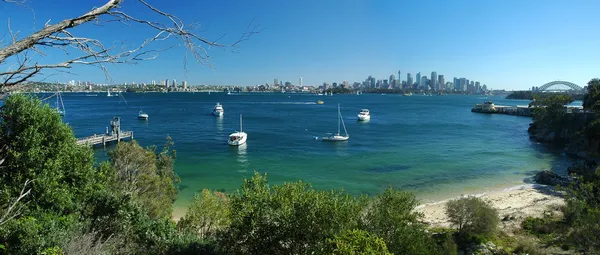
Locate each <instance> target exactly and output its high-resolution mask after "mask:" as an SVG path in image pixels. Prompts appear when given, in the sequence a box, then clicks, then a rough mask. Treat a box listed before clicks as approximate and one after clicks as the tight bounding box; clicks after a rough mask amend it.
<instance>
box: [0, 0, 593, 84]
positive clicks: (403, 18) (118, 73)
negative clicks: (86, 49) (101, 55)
mask: <svg viewBox="0 0 600 255" xmlns="http://www.w3.org/2000/svg"><path fill="white" fill-rule="evenodd" d="M105 1H106V0H85V1H82V0H79V1H76V0H70V1H68V0H53V1H48V0H29V1H28V2H27V5H28V7H29V8H25V7H21V6H17V5H14V4H7V3H0V13H2V15H0V36H3V38H2V39H3V41H2V45H6V44H7V43H10V39H9V37H7V36H8V33H7V32H8V29H7V27H8V26H7V21H8V20H9V19H10V24H11V28H12V30H13V31H18V32H19V34H18V36H19V38H23V37H24V36H26V35H29V34H31V33H33V32H34V31H36V30H39V29H41V28H43V26H44V23H46V22H47V21H48V20H49V23H51V24H55V23H57V22H59V21H60V20H62V19H65V18H69V17H74V16H78V15H81V14H83V13H85V12H86V11H88V10H90V9H91V8H93V7H96V6H100V5H103V4H104V2H105ZM147 1H148V2H149V3H150V4H153V5H155V7H157V8H160V9H161V10H163V11H165V12H169V13H172V14H175V15H177V16H179V17H180V18H181V19H182V20H184V22H187V23H197V24H200V25H201V26H200V28H199V29H198V30H194V31H195V32H196V33H197V34H199V35H200V36H203V37H205V38H207V39H217V38H221V39H220V40H219V42H221V43H224V44H227V43H233V42H235V41H236V40H237V39H238V38H239V36H240V35H241V34H243V32H244V31H245V30H246V28H247V27H248V25H249V24H250V22H252V21H253V24H256V25H259V27H258V30H260V33H259V34H256V35H254V36H252V37H251V38H250V39H249V40H247V41H243V42H241V43H240V44H239V45H238V47H237V48H226V49H222V48H215V47H211V48H209V49H208V53H209V54H210V56H211V65H212V66H207V65H202V64H197V63H195V62H194V61H193V60H192V59H190V58H188V61H187V64H184V59H185V50H184V47H182V46H181V42H180V41H177V40H170V41H165V42H159V43H157V44H155V45H154V46H153V47H154V48H156V49H162V48H165V47H167V46H175V47H173V48H171V49H170V50H168V51H165V52H161V53H160V55H159V57H158V58H157V59H155V60H152V61H144V62H139V63H137V64H119V65H116V64H115V65H109V66H108V70H109V72H110V76H111V80H108V79H107V78H106V77H105V75H104V73H103V72H102V71H101V70H100V69H98V68H96V67H90V66H77V67H73V68H72V69H70V70H69V72H68V73H65V72H60V73H48V72H46V73H44V75H42V76H39V77H37V78H36V79H46V80H49V81H50V80H51V81H55V80H56V81H63V82H64V81H68V80H81V81H92V82H96V83H107V82H110V81H112V82H114V83H123V82H127V83H128V84H129V83H131V82H133V81H135V82H136V83H141V82H146V83H149V82H150V81H151V80H157V81H161V80H165V79H169V80H173V79H176V80H177V81H178V82H180V81H183V80H187V81H188V84H191V85H198V84H212V85H258V84H265V83H269V84H272V83H273V79H275V78H278V79H279V80H280V81H291V82H292V83H294V84H297V83H298V79H299V77H302V78H303V84H304V85H320V84H322V83H323V82H328V83H333V82H341V81H349V82H354V81H359V82H362V81H364V80H365V79H366V78H367V77H368V76H369V75H373V76H375V77H376V78H377V79H387V78H388V77H389V76H390V74H394V75H396V76H397V73H398V71H401V73H402V77H401V78H402V80H406V73H411V74H412V76H413V77H415V75H416V73H417V72H421V74H422V75H426V76H428V77H429V76H430V75H431V72H432V71H436V72H437V73H438V74H443V75H444V76H445V79H446V81H452V78H453V77H459V78H460V77H465V78H467V79H470V80H474V81H480V82H481V84H486V85H488V88H490V87H491V88H494V89H509V90H513V89H528V88H531V87H532V86H541V85H543V84H545V83H547V82H550V81H555V80H564V81H570V82H573V83H575V84H578V85H581V86H584V85H585V84H586V83H587V82H588V81H589V80H590V79H592V78H596V77H599V76H600V74H599V73H598V71H600V33H599V32H600V19H598V18H597V11H598V10H600V1H598V0H574V1H559V0H527V1H523V0H489V1H480V0H453V1H442V0H438V1H434V0H422V1H409V0H406V1H397V0H385V1H384V0H381V1H371V0H364V1H363V0H345V1H344V0H325V1H324V0H303V1H296V0H288V1H266V0H257V1H231V0H220V1H195V0H171V1H162V0H147ZM120 10H121V11H124V12H126V13H129V14H131V15H133V16H135V17H139V18H145V19H150V20H154V21H164V19H162V18H161V17H160V16H157V15H156V14H154V13H152V12H151V11H149V10H148V9H147V8H145V7H144V6H142V5H141V4H140V3H139V2H138V1H136V0H125V1H124V3H123V4H122V8H121V9H120ZM101 20H105V19H101ZM72 32H73V33H74V34H76V35H78V36H86V37H92V38H96V39H99V40H101V41H102V42H103V43H104V44H105V45H114V46H116V47H132V46H135V45H136V44H139V43H140V42H141V41H142V40H143V39H144V38H148V37H152V36H154V34H155V32H154V31H152V30H151V29H149V28H147V27H144V26H141V25H136V24H131V25H124V24H121V23H116V22H112V23H103V24H102V25H94V24H85V25H82V26H81V27H77V28H75V29H73V30H72ZM7 39H8V40H7ZM76 53H77V52H75V51H72V53H70V54H71V55H69V56H74V55H76ZM65 57H68V56H65V54H64V53H62V52H57V51H53V50H48V51H47V55H46V56H36V57H35V59H36V60H37V61H38V62H39V63H56V62H60V61H61V60H64V59H65ZM10 61H14V59H13V60H9V61H7V62H5V63H3V64H1V65H0V70H6V69H7V68H8V67H10V65H11V62H10ZM50 75H51V76H50ZM396 78H398V77H396Z"/></svg>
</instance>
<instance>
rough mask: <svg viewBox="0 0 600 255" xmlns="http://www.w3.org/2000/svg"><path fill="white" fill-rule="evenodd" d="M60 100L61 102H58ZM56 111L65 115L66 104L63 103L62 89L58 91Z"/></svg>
mask: <svg viewBox="0 0 600 255" xmlns="http://www.w3.org/2000/svg"><path fill="white" fill-rule="evenodd" d="M59 100H60V104H59V103H58V102H59ZM56 111H57V112H58V114H60V116H65V104H64V103H63V100H62V96H61V95H60V91H57V92H56Z"/></svg>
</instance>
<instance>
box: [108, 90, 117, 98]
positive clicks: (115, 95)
mask: <svg viewBox="0 0 600 255" xmlns="http://www.w3.org/2000/svg"><path fill="white" fill-rule="evenodd" d="M106 96H107V97H117V96H119V94H117V93H114V94H111V93H110V89H109V90H107V92H106Z"/></svg>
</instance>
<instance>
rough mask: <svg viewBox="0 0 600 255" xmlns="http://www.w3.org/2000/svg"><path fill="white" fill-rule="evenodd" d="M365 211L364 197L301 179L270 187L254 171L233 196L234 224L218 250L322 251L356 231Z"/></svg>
mask: <svg viewBox="0 0 600 255" xmlns="http://www.w3.org/2000/svg"><path fill="white" fill-rule="evenodd" d="M363 207H364V203H362V201H361V199H360V198H355V197H352V196H350V195H348V194H345V193H344V192H341V191H329V192H326V191H317V190H314V189H313V188H312V187H311V186H310V185H309V184H307V183H304V182H301V181H299V182H293V183H285V184H283V185H274V186H273V187H270V186H269V185H268V182H267V177H266V175H260V174H258V173H255V175H254V176H253V177H252V178H251V179H246V180H244V184H243V185H242V189H241V190H240V191H239V192H238V193H237V194H234V195H232V196H231V197H230V213H231V224H230V225H229V227H228V228H227V229H226V231H224V232H223V233H221V235H220V237H221V238H219V242H220V244H219V246H220V247H222V248H224V249H225V251H224V252H225V253H226V254H310V253H320V252H321V251H322V250H324V249H325V247H326V245H327V239H328V238H333V237H334V236H335V235H336V234H338V233H341V232H343V231H345V230H349V229H355V228H357V226H358V219H359V216H360V214H361V212H362V209H363Z"/></svg>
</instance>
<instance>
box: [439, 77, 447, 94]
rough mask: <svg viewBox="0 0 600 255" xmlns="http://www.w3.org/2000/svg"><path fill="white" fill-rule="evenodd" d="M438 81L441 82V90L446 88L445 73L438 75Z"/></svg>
mask: <svg viewBox="0 0 600 255" xmlns="http://www.w3.org/2000/svg"><path fill="white" fill-rule="evenodd" d="M438 83H439V84H440V90H445V89H446V80H445V79H444V75H443V74H440V75H438Z"/></svg>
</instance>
